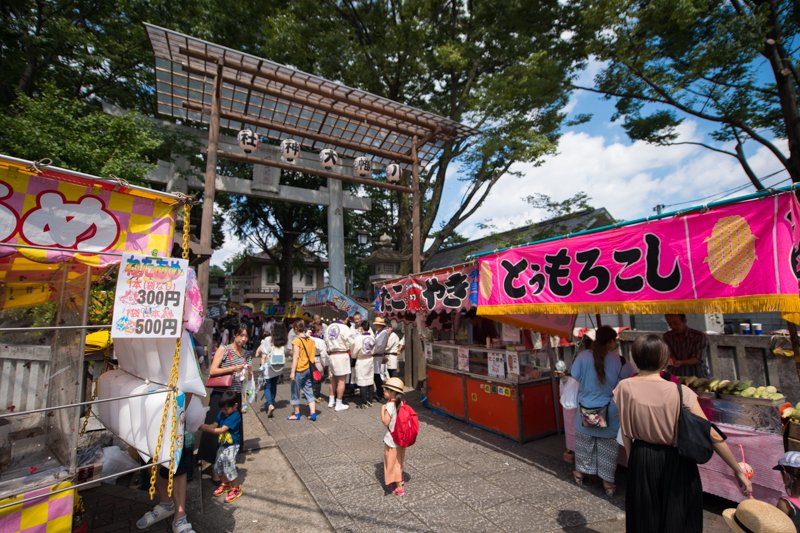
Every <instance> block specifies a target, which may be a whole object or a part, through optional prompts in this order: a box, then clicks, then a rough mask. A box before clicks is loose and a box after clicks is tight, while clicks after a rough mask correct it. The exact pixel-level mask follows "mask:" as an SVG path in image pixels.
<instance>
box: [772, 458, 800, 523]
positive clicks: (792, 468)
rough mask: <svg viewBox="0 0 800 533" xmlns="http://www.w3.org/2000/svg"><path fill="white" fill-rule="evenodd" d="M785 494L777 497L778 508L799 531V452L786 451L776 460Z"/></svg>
mask: <svg viewBox="0 0 800 533" xmlns="http://www.w3.org/2000/svg"><path fill="white" fill-rule="evenodd" d="M775 470H780V472H781V476H782V477H783V484H784V486H785V487H786V496H785V497H783V498H781V499H779V500H778V503H777V507H778V509H780V510H781V511H783V512H784V513H786V515H788V516H789V518H791V519H792V522H794V525H795V527H796V528H797V530H798V531H800V452H786V453H784V454H783V456H782V457H781V458H780V460H779V461H778V466H776V467H775Z"/></svg>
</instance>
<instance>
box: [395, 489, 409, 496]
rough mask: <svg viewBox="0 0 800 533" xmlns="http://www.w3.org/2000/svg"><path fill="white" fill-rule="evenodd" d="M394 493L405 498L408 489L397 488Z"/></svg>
mask: <svg viewBox="0 0 800 533" xmlns="http://www.w3.org/2000/svg"><path fill="white" fill-rule="evenodd" d="M392 492H393V493H394V495H395V496H405V495H406V489H404V488H403V487H397V488H395V489H394V490H393V491H392Z"/></svg>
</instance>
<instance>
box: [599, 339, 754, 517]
mask: <svg viewBox="0 0 800 533" xmlns="http://www.w3.org/2000/svg"><path fill="white" fill-rule="evenodd" d="M633 361H634V363H636V366H637V367H638V368H639V374H638V375H637V376H635V377H632V378H630V379H626V380H624V381H622V382H620V384H619V385H617V388H616V389H615V390H614V402H615V403H616V404H617V406H618V408H619V420H620V427H621V433H622V441H623V444H624V446H625V451H626V452H627V454H628V478H627V486H626V491H625V514H626V516H625V522H626V524H625V525H626V528H625V529H626V531H627V532H628V533H653V532H656V533H697V532H700V531H703V487H702V484H701V482H700V473H699V472H698V470H697V463H696V462H694V461H692V460H689V459H686V458H684V457H683V456H681V455H680V454H679V452H678V448H677V447H676V445H677V443H678V431H677V428H678V417H679V415H680V412H681V408H682V407H685V408H686V409H688V410H689V411H690V412H691V413H692V414H694V415H696V416H698V417H701V418H705V415H704V414H703V411H702V409H700V404H698V403H697V394H695V393H694V391H692V390H691V389H690V388H688V387H686V386H685V385H678V386H676V385H675V383H673V382H671V381H668V380H665V379H664V378H662V377H661V371H662V370H663V369H665V368H666V366H667V364H668V363H669V348H668V347H667V345H666V344H665V343H664V341H662V340H661V338H660V337H659V336H658V335H644V336H641V337H639V338H637V339H636V341H634V343H633ZM678 387H681V389H680V395H679V392H678ZM679 396H683V402H682V404H681V401H680V399H679ZM710 433H711V440H712V441H713V446H714V451H715V452H716V453H717V455H719V456H720V458H721V459H722V460H723V461H725V463H726V464H727V465H728V466H729V467H730V468H731V474H732V476H734V477H735V478H736V480H737V481H738V483H739V485H740V486H741V487H742V493H743V494H744V495H745V496H749V495H750V494H751V493H752V492H753V487H752V484H751V483H750V480H749V479H747V476H746V475H745V473H744V472H743V471H742V468H741V467H740V466H739V463H737V462H736V458H735V457H734V456H733V454H732V453H731V450H730V448H728V445H727V444H725V442H724V441H723V439H722V437H721V436H720V435H719V434H718V433H717V431H716V430H714V429H713V428H712V429H710Z"/></svg>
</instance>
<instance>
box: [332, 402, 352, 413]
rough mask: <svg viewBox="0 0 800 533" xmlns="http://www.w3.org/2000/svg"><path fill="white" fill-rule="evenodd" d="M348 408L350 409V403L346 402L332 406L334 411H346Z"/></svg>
mask: <svg viewBox="0 0 800 533" xmlns="http://www.w3.org/2000/svg"><path fill="white" fill-rule="evenodd" d="M348 409H350V405H349V404H346V403H343V404H340V405H337V406H336V407H334V408H333V410H334V411H347V410H348Z"/></svg>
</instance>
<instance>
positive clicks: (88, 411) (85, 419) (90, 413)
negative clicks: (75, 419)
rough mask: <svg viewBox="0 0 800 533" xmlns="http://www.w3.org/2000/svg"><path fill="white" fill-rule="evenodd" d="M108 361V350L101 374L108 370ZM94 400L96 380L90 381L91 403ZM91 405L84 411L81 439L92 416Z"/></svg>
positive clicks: (104, 355) (95, 396) (109, 357)
mask: <svg viewBox="0 0 800 533" xmlns="http://www.w3.org/2000/svg"><path fill="white" fill-rule="evenodd" d="M110 360H111V354H109V353H108V349H106V350H105V353H104V354H103V372H105V371H106V370H107V369H108V363H109V361H110ZM101 373H102V372H101ZM96 399H97V380H96V379H93V380H92V401H95V400H96ZM93 405H94V404H91V403H90V404H89V409H87V410H86V417H85V418H84V419H83V426H82V427H81V433H80V435H81V437H82V436H84V435H85V434H86V426H88V425H89V417H91V416H92V414H93V413H92V406H93Z"/></svg>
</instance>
